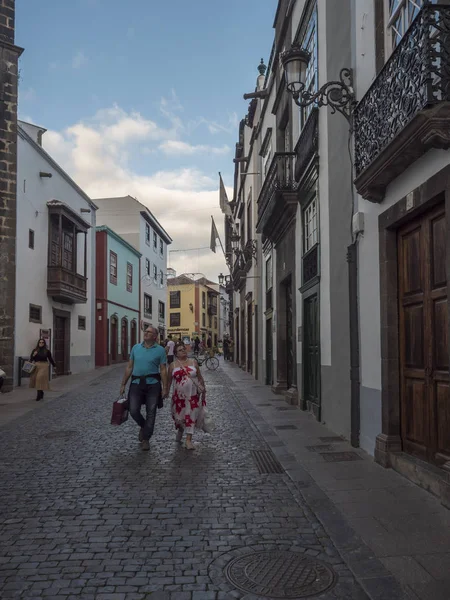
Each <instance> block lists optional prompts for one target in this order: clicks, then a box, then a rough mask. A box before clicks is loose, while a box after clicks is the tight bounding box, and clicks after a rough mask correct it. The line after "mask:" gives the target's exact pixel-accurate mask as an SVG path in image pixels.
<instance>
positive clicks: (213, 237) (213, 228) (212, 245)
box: [209, 217, 219, 254]
mask: <svg viewBox="0 0 450 600" xmlns="http://www.w3.org/2000/svg"><path fill="white" fill-rule="evenodd" d="M218 237H219V232H218V231H217V227H216V224H215V223H214V217H211V243H210V245H209V247H210V248H211V251H212V252H214V254H215V253H216V240H217V238H218Z"/></svg>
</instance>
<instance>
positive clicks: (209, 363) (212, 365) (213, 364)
mask: <svg viewBox="0 0 450 600" xmlns="http://www.w3.org/2000/svg"><path fill="white" fill-rule="evenodd" d="M205 365H206V367H207V368H208V369H209V370H210V371H215V370H216V369H217V368H218V366H219V359H218V358H216V357H215V356H209V357H208V358H207V359H206V360H205Z"/></svg>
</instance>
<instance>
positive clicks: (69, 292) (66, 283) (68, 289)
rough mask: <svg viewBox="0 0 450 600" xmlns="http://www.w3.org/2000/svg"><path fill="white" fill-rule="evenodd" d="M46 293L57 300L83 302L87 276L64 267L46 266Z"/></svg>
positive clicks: (68, 302) (85, 298)
mask: <svg viewBox="0 0 450 600" xmlns="http://www.w3.org/2000/svg"><path fill="white" fill-rule="evenodd" d="M47 294H48V295H49V296H51V297H52V298H53V299H54V300H56V301H57V302H63V303H65V304H83V303H85V302H86V301H87V278H86V277H84V276H83V275H79V274H78V273H73V272H72V271H69V270H68V269H64V267H48V268H47Z"/></svg>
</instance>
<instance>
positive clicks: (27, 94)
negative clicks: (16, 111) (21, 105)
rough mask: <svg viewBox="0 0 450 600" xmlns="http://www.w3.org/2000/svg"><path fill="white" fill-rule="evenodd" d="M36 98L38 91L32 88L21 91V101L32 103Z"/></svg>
mask: <svg viewBox="0 0 450 600" xmlns="http://www.w3.org/2000/svg"><path fill="white" fill-rule="evenodd" d="M35 98H36V90H35V89H34V88H32V87H28V88H25V89H24V90H22V89H21V88H20V89H19V101H24V102H32V101H33V100H34V99H35Z"/></svg>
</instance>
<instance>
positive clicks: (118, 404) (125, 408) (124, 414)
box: [111, 398, 129, 425]
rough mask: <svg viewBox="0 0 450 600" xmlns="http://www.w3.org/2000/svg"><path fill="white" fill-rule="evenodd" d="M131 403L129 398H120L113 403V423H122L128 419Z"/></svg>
mask: <svg viewBox="0 0 450 600" xmlns="http://www.w3.org/2000/svg"><path fill="white" fill-rule="evenodd" d="M128 412H129V403H128V399H127V398H119V399H118V400H116V401H115V402H114V403H113V408H112V415H111V425H122V424H123V423H125V421H128Z"/></svg>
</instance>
